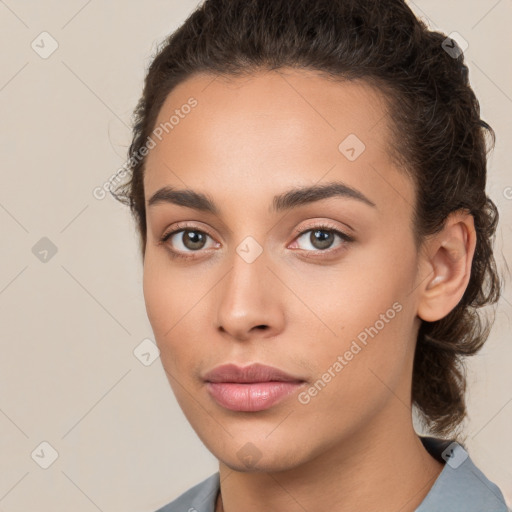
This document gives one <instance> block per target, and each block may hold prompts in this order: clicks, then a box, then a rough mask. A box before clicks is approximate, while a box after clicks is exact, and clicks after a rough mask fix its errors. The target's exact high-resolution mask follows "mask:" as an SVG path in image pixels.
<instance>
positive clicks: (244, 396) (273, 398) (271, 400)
mask: <svg viewBox="0 0 512 512" xmlns="http://www.w3.org/2000/svg"><path fill="white" fill-rule="evenodd" d="M303 384H304V383H303V382H277V381H272V382H251V383H246V384H242V383H235V382H208V383H207V386H206V387H207V389H208V392H209V393H210V395H211V396H212V397H213V398H214V400H215V401H216V402H217V403H218V404H219V405H221V406H222V407H225V408H226V409H230V410H232V411H251V412H253V411H263V410H265V409H269V408H270V407H272V406H273V405H276V404H277V403H278V402H280V401H281V400H283V399H284V398H286V397H287V396H288V395H290V394H291V393H293V392H294V391H296V390H297V389H298V388H299V387H300V386H302V385H303Z"/></svg>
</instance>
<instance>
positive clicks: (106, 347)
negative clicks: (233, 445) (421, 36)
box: [0, 0, 512, 512]
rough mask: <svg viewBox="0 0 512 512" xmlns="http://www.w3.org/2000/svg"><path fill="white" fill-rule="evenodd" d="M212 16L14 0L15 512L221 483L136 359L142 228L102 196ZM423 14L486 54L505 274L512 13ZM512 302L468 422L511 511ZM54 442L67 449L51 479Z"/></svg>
mask: <svg viewBox="0 0 512 512" xmlns="http://www.w3.org/2000/svg"><path fill="white" fill-rule="evenodd" d="M196 5H197V1H195V0H194V1H192V0H187V1H186V0H179V1H177V0H174V1H171V0H167V1H163V0H160V1H158V0H151V1H145V2H133V1H132V2H126V1H124V2H123V1H121V0H116V1H110V2H101V1H99V0H89V1H87V0H70V1H67V2H62V1H61V2H58V1H55V0H53V1H50V0H46V1H35V0H30V1H29V0H26V1H21V0H20V1H17V0H5V1H3V0H0V38H1V41H0V47H1V48H2V61H1V64H2V65H1V66H0V106H1V117H2V133H1V141H2V143H1V144H2V145H1V147H2V159H1V162H2V165H1V173H2V182H1V183H2V185H1V188H0V225H1V237H2V243H1V258H2V259H1V265H0V315H1V326H2V340H1V349H2V357H1V358H0V511H3V512H16V511H23V512H27V511H52V512H56V511H64V510H74V511H75V512H93V511H95V510H100V511H123V512H132V511H133V512H135V511H140V512H153V511H154V510H156V509H157V508H158V507H160V506H162V505H163V504H165V503H167V502H169V501H171V499H173V498H174V497H176V496H177V495H178V494H179V493H181V492H183V491H185V490H186V489H188V488H189V487H190V486H192V485H193V484H195V483H197V482H199V481H200V480H202V479H204V478H206V477H207V476H209V475H210V474H212V473H213V472H214V471H216V469H217V464H216V460H215V459H214V457H213V456H212V455H211V454H210V453H209V452H208V451H207V450H206V448H205V447H204V446H203V445H202V444H201V442H200V441H199V440H198V438H197V437H196V435H195V433H194V432H193V430H192V429H191V427H190V426H189V425H188V423H187V421H186V420H185V418H184V416H183V414H182V413H181V410H180V409H179V407H178V406H177V403H176V401H175V399H174V396H173V395H172V393H171V391H170V388H169V385H168V383H167V380H166V378H165V374H164V372H163V370H162V368H161V365H160V360H159V359H156V360H155V361H154V363H153V364H151V365H149V366H145V365H144V364H142V363H141V362H140V361H139V359H137V358H136V357H135V355H134V353H133V351H134V349H135V348H136V347H137V346H138V345H139V344H140V343H141V342H142V340H144V339H145V338H152V332H151V327H150V325H149V322H148V320H147V317H146V312H145V307H144V302H143V296H142V284H141V278H142V276H141V264H140V261H139V256H138V251H137V239H136V233H135V229H134V224H133V223H132V221H131V219H130V217H129V214H128V210H127V209H126V208H123V207H122V205H120V204H118V203H117V202H116V201H114V199H113V198H111V197H110V196H108V197H106V198H105V199H103V200H98V199H95V198H94V196H93V194H92V191H93V189H94V188H95V187H98V186H101V185H102V184H103V183H105V182H106V181H107V180H108V179H109V178H110V177H111V176H112V174H114V173H115V172H116V170H117V169H119V168H120V166H121V165H122V164H123V163H124V161H125V159H126V149H127V146H128V144H129V142H130V130H129V123H130V115H131V112H132V110H133V108H134V106H135V104H136V101H137V100H138V98H139V95H140V93H141V87H142V80H143V76H144V72H145V68H146V66H147V65H148V64H149V61H150V57H151V55H152V52H153V51H154V49H155V45H156V43H157V42H159V41H160V40H161V39H162V38H163V37H164V36H165V35H167V34H168V33H170V32H171V31H173V30H174V29H175V28H177V26H178V25H179V24H181V22H182V21H183V20H184V19H185V18H186V16H187V15H188V14H189V13H190V12H191V11H192V10H193V9H194V8H195V6H196ZM411 6H412V7H413V9H414V10H415V11H416V12H417V13H418V14H419V15H421V17H422V18H424V19H428V20H430V21H429V23H430V25H431V27H432V28H439V29H441V30H443V31H444V32H445V33H450V32H453V31H457V32H459V33H460V34H461V35H463V37H464V38H465V39H466V40H467V41H468V43H469V47H468V49H467V50H466V58H467V61H468V65H469V68H470V80H471V82H472V85H473V87H474V89H475V91H476V93H477V96H478V98H479V100H480V103H481V107H482V114H483V118H484V119H485V120H487V121H488V122H489V123H490V124H491V126H493V128H494V129H495V130H496V133H497V145H496V150H495V152H494V153H493V154H492V156H491V158H490V176H489V186H488V193H489V194H490V196H491V197H492V198H493V199H494V200H495V202H496V203H497V205H498V208H499V209H500V212H501V219H502V220H501V224H500V228H499V232H498V236H497V246H496V251H497V259H498V263H499V266H500V268H504V266H505V260H506V259H507V258H508V259H509V260H510V256H511V254H512V232H511V221H512V189H510V188H507V187H512V174H511V171H510V162H511V161H512V155H511V151H512V144H511V143H510V140H511V136H512V133H511V123H510V118H511V114H512V74H511V66H510V63H511V62H512V48H511V44H510V27H511V25H512V0H500V1H498V0H484V1H483V0H478V1H477V0H472V1H468V0H464V1H463V0H458V1H450V2H447V1H445V0H443V1H441V0H436V1H434V0H416V1H415V2H414V4H413V3H412V2H411ZM43 31H46V32H48V33H49V34H50V35H51V37H52V38H54V39H55V40H56V41H57V43H58V48H57V50H56V51H55V52H54V53H53V54H52V55H50V56H49V57H48V58H42V57H41V56H40V55H39V54H38V53H36V51H34V49H33V48H32V47H31V43H32V42H33V41H35V43H34V45H36V44H38V45H39V47H37V46H36V48H38V51H39V52H42V51H43V50H45V51H48V50H49V49H51V40H50V39H49V36H39V34H41V32H43ZM42 37H45V38H46V39H45V44H44V48H42V43H41V42H40V41H41V38H42ZM507 191H508V193H507ZM507 197H508V199H507ZM43 237H47V238H48V239H49V240H51V242H52V243H53V244H54V245H55V246H56V249H57V252H56V254H55V255H53V256H51V253H49V254H48V256H47V259H48V261H47V262H42V261H40V259H38V257H36V255H35V254H34V253H33V247H34V246H35V245H36V244H37V243H38V241H39V240H40V239H41V238H43ZM40 243H43V244H44V243H45V242H40ZM46 243H47V242H46ZM36 247H38V246H36ZM506 279H507V284H508V281H509V277H508V275H507V276H506ZM511 303H512V296H511V294H510V289H509V287H508V286H507V287H506V289H505V295H504V297H503V299H502V301H501V302H500V304H499V306H498V310H497V320H496V324H495V326H494V328H493V331H492V335H491V337H490V340H489V342H488V344H487V345H486V346H485V347H484V349H483V351H482V352H481V353H480V354H479V355H478V356H476V357H475V358H473V359H471V360H470V361H469V362H468V367H469V378H470V388H469V397H468V400H469V411H470V421H469V423H468V424H467V430H468V432H469V433H470V435H469V438H468V446H469V451H470V454H471V456H472V458H473V459H474V461H475V462H476V463H477V465H479V467H480V468H481V469H482V470H483V471H484V473H486V475H487V476H488V477H489V478H490V479H491V480H493V481H494V482H496V483H497V484H498V485H499V486H500V488H501V489H502V491H503V493H504V494H505V496H506V499H507V500H508V502H509V504H512V441H511V437H510V433H511V432H512V372H511V371H510V370H511V363H512V343H511V340H510V329H511V327H512V322H511V314H512V305H511ZM43 441H46V442H48V443H49V444H50V445H51V446H52V447H53V448H54V449H55V450H56V451H57V452H58V458H57V459H56V460H55V462H54V463H53V464H52V465H51V466H50V467H48V468H47V469H43V468H41V467H40V465H39V464H44V462H45V461H46V462H48V461H50V459H49V457H50V449H49V448H47V447H46V448H45V446H44V445H43V446H42V447H41V446H40V443H41V442H43ZM41 450H42V451H41ZM32 454H33V455H32Z"/></svg>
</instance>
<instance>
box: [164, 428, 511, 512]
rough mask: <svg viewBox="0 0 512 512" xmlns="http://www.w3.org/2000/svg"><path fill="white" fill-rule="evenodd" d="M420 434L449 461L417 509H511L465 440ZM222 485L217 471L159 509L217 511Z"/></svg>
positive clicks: (503, 511)
mask: <svg viewBox="0 0 512 512" xmlns="http://www.w3.org/2000/svg"><path fill="white" fill-rule="evenodd" d="M419 438H420V439H421V442H422V443H423V446H425V448H426V449H427V451H428V452H429V453H430V454H431V455H432V456H433V457H435V458H436V459H437V460H439V461H440V462H446V463H445V465H444V467H443V470H442V471H441V473H440V474H439V476H438V477H437V479H436V481H435V482H434V485H433V486H432V488H431V489H430V491H429V493H428V494H427V495H426V496H425V499H424V500H423V501H422V502H421V504H420V506H419V507H418V508H417V509H416V512H511V510H510V509H508V508H507V505H506V503H505V500H504V498H503V494H502V493H501V491H500V489H499V488H498V486H497V485H496V484H494V483H493V482H491V481H490V480H488V479H487V477H486V476H485V475H484V474H483V473H482V472H481V471H480V470H479V469H478V468H477V467H476V466H475V464H474V463H473V461H472V460H471V458H470V457H469V455H468V453H467V451H466V450H465V449H464V447H463V446H462V445H461V444H459V443H456V442H452V441H447V440H444V439H437V438H434V437H422V436H419ZM219 488H220V476H219V473H218V472H217V473H215V474H213V475H211V476H210V477H208V478H207V479H206V480H203V481H202V482H200V483H199V484H197V485H195V486H194V487H192V488H190V489H189V490H188V491H186V492H184V493H183V494H182V495H181V496H179V497H178V498H176V499H175V500H174V501H172V502H171V503H169V504H167V505H165V506H164V507H162V508H160V509H158V510H157V511H156V512H215V501H216V498H217V494H218V492H219Z"/></svg>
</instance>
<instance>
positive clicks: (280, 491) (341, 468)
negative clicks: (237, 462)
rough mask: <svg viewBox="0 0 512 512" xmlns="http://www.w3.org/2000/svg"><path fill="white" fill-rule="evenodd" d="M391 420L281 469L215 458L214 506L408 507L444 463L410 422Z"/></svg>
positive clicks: (342, 511) (294, 511)
mask: <svg viewBox="0 0 512 512" xmlns="http://www.w3.org/2000/svg"><path fill="white" fill-rule="evenodd" d="M402 407H403V404H402ZM395 412H396V411H395ZM409 418H410V415H409ZM396 419H397V418H396V417H395V420H396ZM401 419H403V418H401ZM381 424H382V425H383V426H384V425H387V427H388V428H387V429H386V428H384V427H382V428H381V427H380V425H381ZM390 425H394V427H393V428H389V426H390ZM397 425H400V423H399V422H395V423H393V421H391V423H390V418H383V419H382V422H374V423H373V426H372V427H371V428H369V429H368V428H367V429H365V431H362V430H361V431H358V432H357V433H355V434H354V435H352V436H350V438H347V439H346V440H345V441H343V442H341V443H339V444H338V445H337V446H335V447H332V448H331V449H329V450H327V451H326V452H324V453H322V454H320V455H318V456H317V457H316V458H314V459H313V460H309V461H307V462H306V463H303V464H300V465H298V466H296V467H294V468H291V469H288V470H286V471H278V472H240V471H236V470H232V469H230V468H229V467H227V466H226V465H225V464H223V463H222V462H221V463H220V465H219V473H220V480H221V496H222V500H220V499H219V500H218V508H217V509H216V510H217V511H219V510H220V511H223V512H233V511H235V510H244V512H258V511H260V510H286V511H288V512H303V511H304V510H315V512H328V511H329V512H333V511H335V512H348V511H353V510H379V511H381V512H396V511H397V510H400V512H414V511H415V510H416V508H417V507H418V506H419V505H420V504H421V502H422V501H423V499H424V498H425V496H426V495H427V494H428V492H429V491H430V489H431V488H432V485H433V484H434V482H435V480H436V478H437V477H438V476H439V474H440V472H441V470H442V469H443V467H444V464H442V463H440V462H438V461H437V460H436V459H434V458H433V457H432V456H431V455H430V454H429V453H428V451H427V450H426V449H425V448H424V446H423V444H422V442H421V440H420V439H419V437H418V435H417V434H416V432H415V431H414V428H413V426H412V421H411V422H409V423H408V424H407V428H398V427H397ZM219 498H220V496H219Z"/></svg>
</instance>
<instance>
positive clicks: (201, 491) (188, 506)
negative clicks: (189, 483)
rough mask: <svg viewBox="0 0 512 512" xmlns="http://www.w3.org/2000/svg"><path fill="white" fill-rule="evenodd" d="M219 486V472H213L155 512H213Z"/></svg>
mask: <svg viewBox="0 0 512 512" xmlns="http://www.w3.org/2000/svg"><path fill="white" fill-rule="evenodd" d="M219 488H220V477H219V473H218V472H217V473H214V474H213V475H211V476H209V477H208V478H206V479H205V480H203V481H202V482H200V483H198V484H197V485H194V487H191V488H190V489H189V490H188V491H185V492H184V493H183V494H181V495H180V496H178V497H177V498H176V499H175V500H174V501H172V502H171V503H168V504H167V505H165V506H163V507H162V508H159V509H158V510H157V511H156V512H214V509H215V500H216V498H217V493H218V491H219Z"/></svg>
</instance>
